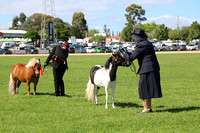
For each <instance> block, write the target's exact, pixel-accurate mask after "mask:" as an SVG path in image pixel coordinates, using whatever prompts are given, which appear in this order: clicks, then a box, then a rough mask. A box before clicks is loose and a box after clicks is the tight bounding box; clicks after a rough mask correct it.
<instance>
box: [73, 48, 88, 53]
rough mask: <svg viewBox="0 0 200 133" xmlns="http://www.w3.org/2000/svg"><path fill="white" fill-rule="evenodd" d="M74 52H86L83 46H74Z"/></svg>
mask: <svg viewBox="0 0 200 133" xmlns="http://www.w3.org/2000/svg"><path fill="white" fill-rule="evenodd" d="M75 52H76V53H86V50H85V49H84V48H83V47H76V48H75Z"/></svg>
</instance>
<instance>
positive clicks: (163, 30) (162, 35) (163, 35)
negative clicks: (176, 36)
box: [155, 24, 169, 40]
mask: <svg viewBox="0 0 200 133" xmlns="http://www.w3.org/2000/svg"><path fill="white" fill-rule="evenodd" d="M155 37H156V39H157V40H167V39H168V38H169V37H168V28H167V27H165V25H164V24H161V25H159V26H158V28H157V29H156V31H155Z"/></svg>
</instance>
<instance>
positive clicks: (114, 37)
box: [106, 36, 123, 44]
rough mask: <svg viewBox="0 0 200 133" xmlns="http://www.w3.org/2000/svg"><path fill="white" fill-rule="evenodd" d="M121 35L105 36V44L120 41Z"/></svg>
mask: <svg viewBox="0 0 200 133" xmlns="http://www.w3.org/2000/svg"><path fill="white" fill-rule="evenodd" d="M122 41H123V40H122V37H121V36H112V37H108V38H106V44H108V43H111V42H122Z"/></svg>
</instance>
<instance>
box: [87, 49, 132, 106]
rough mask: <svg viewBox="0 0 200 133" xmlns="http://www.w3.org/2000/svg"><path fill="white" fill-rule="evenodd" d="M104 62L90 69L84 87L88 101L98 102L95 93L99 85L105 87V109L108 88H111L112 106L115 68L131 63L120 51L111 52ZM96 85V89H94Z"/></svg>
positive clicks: (115, 81) (115, 79)
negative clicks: (103, 64) (85, 86)
mask: <svg viewBox="0 0 200 133" xmlns="http://www.w3.org/2000/svg"><path fill="white" fill-rule="evenodd" d="M112 55H113V56H111V57H110V58H109V59H108V60H107V61H106V63H105V66H104V67H103V66H100V65H96V66H94V67H93V68H92V69H91V70H90V77H89V81H88V84H87V89H86V97H87V98H88V100H89V101H94V104H98V100H97V95H98V91H99V89H100V87H104V88H105V92H106V109H107V108H108V90H109V88H112V107H113V108H115V106H114V92H115V88H116V83H117V77H116V73H117V68H118V66H127V67H128V66H130V65H131V63H130V62H128V61H126V60H125V59H123V58H122V57H121V55H120V52H116V53H113V54H112ZM95 87H96V89H95Z"/></svg>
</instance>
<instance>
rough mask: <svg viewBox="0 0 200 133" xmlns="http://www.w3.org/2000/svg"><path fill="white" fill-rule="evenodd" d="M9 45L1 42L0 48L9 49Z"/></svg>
mask: <svg viewBox="0 0 200 133" xmlns="http://www.w3.org/2000/svg"><path fill="white" fill-rule="evenodd" d="M10 47H11V44H10V43H9V42H3V43H2V45H1V48H10Z"/></svg>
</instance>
